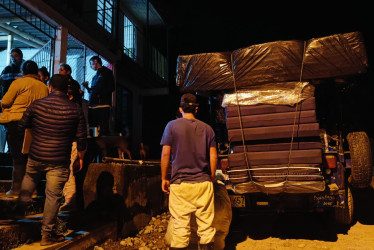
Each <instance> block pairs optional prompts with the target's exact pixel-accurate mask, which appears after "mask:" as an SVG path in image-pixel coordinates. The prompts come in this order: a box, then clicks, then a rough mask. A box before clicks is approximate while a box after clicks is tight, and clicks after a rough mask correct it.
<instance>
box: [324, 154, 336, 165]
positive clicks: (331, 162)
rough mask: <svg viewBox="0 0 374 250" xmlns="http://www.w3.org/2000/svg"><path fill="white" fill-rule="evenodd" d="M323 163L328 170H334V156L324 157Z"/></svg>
mask: <svg viewBox="0 0 374 250" xmlns="http://www.w3.org/2000/svg"><path fill="white" fill-rule="evenodd" d="M325 162H326V166H327V167H328V168H336V162H337V160H336V155H325Z"/></svg>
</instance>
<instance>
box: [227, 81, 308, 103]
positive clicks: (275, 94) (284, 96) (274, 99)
mask: <svg viewBox="0 0 374 250" xmlns="http://www.w3.org/2000/svg"><path fill="white" fill-rule="evenodd" d="M314 89H315V88H314V86H313V85H311V84H309V83H308V82H284V83H264V84H261V85H255V86H249V87H247V88H246V89H245V90H239V91H237V92H236V93H233V94H225V95H224V97H223V100H222V107H227V106H228V105H257V104H273V105H290V106H293V105H295V104H296V103H299V102H301V101H303V100H305V99H308V98H310V97H313V96H314Z"/></svg>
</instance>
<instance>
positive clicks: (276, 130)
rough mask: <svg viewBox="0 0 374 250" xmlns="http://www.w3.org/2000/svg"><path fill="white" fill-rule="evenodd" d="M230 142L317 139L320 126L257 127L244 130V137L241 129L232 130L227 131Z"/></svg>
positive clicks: (310, 124) (315, 124)
mask: <svg viewBox="0 0 374 250" xmlns="http://www.w3.org/2000/svg"><path fill="white" fill-rule="evenodd" d="M227 133H228V139H229V141H230V142H235V141H243V139H244V141H253V140H267V139H278V138H291V137H292V136H293V137H316V136H319V134H320V130H319V124H318V123H307V124H296V125H283V126H270V127H256V128H244V129H243V134H244V138H243V136H242V130H241V129H230V130H228V131H227Z"/></svg>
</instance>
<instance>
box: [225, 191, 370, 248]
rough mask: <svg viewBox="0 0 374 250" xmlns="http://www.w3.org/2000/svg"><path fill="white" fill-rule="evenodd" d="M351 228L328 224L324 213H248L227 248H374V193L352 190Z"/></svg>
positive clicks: (232, 232) (233, 230) (236, 223)
mask: <svg viewBox="0 0 374 250" xmlns="http://www.w3.org/2000/svg"><path fill="white" fill-rule="evenodd" d="M353 196H354V210H355V211H354V213H355V218H354V221H353V224H352V225H351V226H350V227H345V228H343V227H337V226H335V225H333V224H332V223H329V220H328V218H327V217H328V215H326V214H323V213H305V214H300V213H298V214H296V213H295V214H256V215H254V214H247V215H241V216H239V219H237V220H236V221H234V222H233V223H232V226H231V230H230V234H229V235H228V237H227V244H226V249H230V250H231V249H237V250H244V249H246V250H247V249H261V250H263V249H264V250H268V249H269V250H270V249H274V250H286V249H308V250H309V249H330V250H348V249H349V250H361V249H363V250H369V249H370V250H372V249H374V190H373V189H371V188H369V189H365V190H355V191H353Z"/></svg>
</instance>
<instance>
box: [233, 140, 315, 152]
mask: <svg viewBox="0 0 374 250" xmlns="http://www.w3.org/2000/svg"><path fill="white" fill-rule="evenodd" d="M317 139H319V138H317ZM245 146H246V152H265V151H286V150H290V148H291V143H268V144H254V145H245ZM321 148H322V143H321V142H320V141H315V142H293V143H292V150H300V149H301V150H305V149H321ZM231 149H232V151H233V153H242V152H244V146H243V145H235V146H232V147H231Z"/></svg>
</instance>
